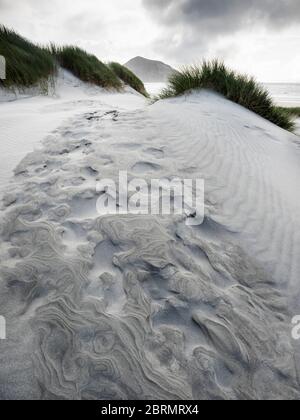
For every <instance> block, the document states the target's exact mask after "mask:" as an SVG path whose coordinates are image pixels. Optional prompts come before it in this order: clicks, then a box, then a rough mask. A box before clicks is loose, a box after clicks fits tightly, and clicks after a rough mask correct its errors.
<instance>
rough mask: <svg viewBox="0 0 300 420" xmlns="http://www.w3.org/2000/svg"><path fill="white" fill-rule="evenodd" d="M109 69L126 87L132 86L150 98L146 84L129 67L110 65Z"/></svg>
mask: <svg viewBox="0 0 300 420" xmlns="http://www.w3.org/2000/svg"><path fill="white" fill-rule="evenodd" d="M109 67H110V69H111V70H112V71H113V72H114V73H115V74H116V75H117V76H118V77H119V79H121V80H122V81H123V82H124V83H125V84H126V85H129V86H131V87H132V88H133V89H134V90H136V91H137V92H139V93H141V94H142V95H144V96H145V97H146V98H147V97H148V96H149V95H148V93H147V91H146V88H145V86H144V83H143V82H142V81H141V80H140V79H139V78H138V77H137V76H136V75H135V74H134V73H133V72H132V71H131V70H129V69H128V68H127V67H125V66H122V65H121V64H119V63H109Z"/></svg>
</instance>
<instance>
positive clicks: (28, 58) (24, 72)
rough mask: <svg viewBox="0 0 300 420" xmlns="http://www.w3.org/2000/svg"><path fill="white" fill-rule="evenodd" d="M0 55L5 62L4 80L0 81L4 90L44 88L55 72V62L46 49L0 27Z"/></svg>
mask: <svg viewBox="0 0 300 420" xmlns="http://www.w3.org/2000/svg"><path fill="white" fill-rule="evenodd" d="M0 55H2V56H3V57H4V58H5V60H6V79H5V80H0V86H1V85H2V86H3V87H4V88H19V89H23V88H28V87H32V86H37V85H39V86H43V87H45V86H46V85H47V82H48V80H49V77H52V76H53V75H54V74H55V71H56V65H55V60H54V59H53V57H52V55H51V53H50V52H49V51H48V50H47V49H46V48H43V47H39V46H37V45H34V44H33V43H32V42H30V41H28V40H27V39H25V38H23V37H21V36H20V35H19V34H18V33H16V32H15V31H13V30H10V29H7V28H5V27H4V26H0Z"/></svg>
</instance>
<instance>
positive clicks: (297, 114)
mask: <svg viewBox="0 0 300 420" xmlns="http://www.w3.org/2000/svg"><path fill="white" fill-rule="evenodd" d="M279 109H280V110H281V111H282V112H285V113H287V114H288V115H289V116H291V117H294V118H300V108H299V107H296V108H284V107H279Z"/></svg>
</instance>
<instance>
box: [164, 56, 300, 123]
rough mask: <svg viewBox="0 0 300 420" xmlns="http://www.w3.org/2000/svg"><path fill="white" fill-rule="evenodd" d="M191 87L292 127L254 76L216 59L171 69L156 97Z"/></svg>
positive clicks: (166, 95) (288, 118)
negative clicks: (208, 90) (176, 70)
mask: <svg viewBox="0 0 300 420" xmlns="http://www.w3.org/2000/svg"><path fill="white" fill-rule="evenodd" d="M193 89H211V90H214V91H216V92H218V93H220V94H221V95H223V96H225V98H227V99H229V100H230V101H233V102H236V103H237V104H239V105H242V106H244V107H245V108H247V109H249V110H251V111H253V112H255V113H256V114H258V115H260V116H261V117H263V118H265V119H267V120H269V121H271V122H272V123H274V124H276V125H278V126H279V127H282V128H284V129H286V130H290V131H292V130H293V128H294V123H293V119H292V118H291V116H290V115H288V114H287V113H286V112H284V111H283V110H282V109H280V108H279V107H277V106H275V104H274V103H273V100H272V98H271V96H270V94H269V92H268V91H267V90H266V89H265V88H264V87H262V86H261V85H260V84H259V83H257V82H256V81H255V79H254V78H252V77H249V76H246V75H240V74H238V73H236V72H234V71H232V70H230V69H228V68H227V67H226V66H225V64H224V63H222V62H219V61H218V60H214V61H211V62H207V61H204V62H203V64H202V65H201V66H191V67H186V68H184V69H183V70H182V71H181V72H178V73H174V74H173V75H171V77H170V79H169V86H168V87H167V88H166V89H164V90H163V91H162V93H161V94H160V96H159V98H160V99H166V98H170V97H174V96H179V95H182V94H184V93H186V92H188V91H191V90H193Z"/></svg>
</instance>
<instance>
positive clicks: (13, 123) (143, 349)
mask: <svg viewBox="0 0 300 420" xmlns="http://www.w3.org/2000/svg"><path fill="white" fill-rule="evenodd" d="M58 84H59V88H58V91H57V92H56V97H52V98H45V97H36V98H29V99H25V100H24V99H23V100H21V101H17V102H16V103H12V102H10V103H6V104H5V103H2V104H0V107H1V109H2V112H1V116H0V124H1V127H2V130H1V133H2V135H1V147H2V150H1V154H2V156H5V158H4V159H5V160H7V162H6V163H7V165H6V166H4V169H5V170H3V169H1V170H2V174H1V179H2V187H3V201H2V208H1V235H0V236H1V247H0V261H1V277H2V282H1V283H0V299H1V300H0V307H1V313H2V314H3V315H5V316H6V318H7V330H8V339H7V340H5V341H1V342H0V348H1V352H0V363H1V366H2V369H1V376H2V377H3V378H5V381H2V383H5V386H3V387H1V395H2V397H3V398H5V399H13V398H18V399H24V398H28V397H30V398H32V399H40V398H44V399H51V398H55V399H56V398H60V399H91V398H96V399H154V400H157V399H166V400H172V399H174V400H180V399H244V398H247V399H261V398H266V399H272V398H280V399H281V398H288V399H299V397H300V395H299V389H298V386H297V371H298V368H299V357H298V349H297V343H296V342H292V341H291V332H290V331H291V317H292V314H294V313H297V311H299V310H300V308H299V301H300V300H299V296H300V287H299V275H300V262H299V253H300V219H299V214H300V213H299V212H300V199H299V193H298V190H299V177H300V166H299V159H300V149H299V140H298V137H297V136H295V135H294V134H291V133H289V132H287V131H285V130H283V129H281V128H279V127H277V126H275V125H273V124H271V123H270V122H268V121H266V120H264V119H263V118H261V117H259V116H258V115H256V114H253V113H252V112H250V111H248V110H246V109H244V108H242V107H241V106H239V105H237V104H234V103H232V102H229V101H228V100H226V99H224V98H223V97H221V96H219V95H217V94H215V93H213V92H210V91H205V90H204V91H201V92H193V93H192V94H187V95H185V96H184V97H178V98H173V99H169V100H165V101H158V102H156V103H155V104H152V105H151V104H150V103H149V102H148V101H147V100H146V99H145V98H144V97H142V96H141V95H139V94H137V93H134V92H133V91H132V90H130V89H128V90H127V91H126V92H125V93H117V94H111V93H107V92H105V91H103V90H102V89H98V88H91V87H90V86H89V85H86V84H84V83H81V82H78V81H76V79H75V78H73V77H72V76H70V75H69V74H67V73H64V74H63V75H61V76H60V80H59V81H58ZM153 88H155V87H153ZM12 109H15V110H16V112H15V113H12V112H11V110H12ZM8 115H10V117H9V119H8V121H10V124H7V123H5V122H4V121H6V120H5V118H6V117H7V116H8ZM24 118H25V124H23V123H22V128H20V127H21V121H24ZM3 128H4V131H3ZM5 130H6V131H5ZM3 133H4V134H3ZM7 139H8V144H12V146H13V147H12V150H15V147H16V144H18V142H20V148H19V147H17V152H16V153H14V152H12V153H11V157H10V158H9V157H8V156H9V154H8V153H7V151H6V150H5V147H6V146H4V144H5V140H7ZM27 146H28V149H27ZM26 149H27V150H26ZM27 152H28V153H27ZM21 155H22V156H21ZM20 159H22V160H21V161H20V162H17V160H20ZM12 166H16V167H15V168H14V175H13V176H12V177H11V176H10V174H11V171H12V169H13V168H12ZM1 168H3V166H1ZM119 171H127V173H128V177H129V179H130V180H132V179H137V178H139V179H142V180H144V181H145V182H146V184H147V185H149V183H150V182H151V180H152V179H154V178H155V179H163V180H171V179H173V178H179V179H186V178H189V179H203V180H204V181H205V215H204V220H203V223H202V224H200V225H195V226H192V225H190V226H189V225H188V224H187V223H186V222H187V220H188V219H192V218H193V217H194V215H193V214H192V213H184V214H180V215H179V214H171V215H169V216H161V215H153V214H122V213H120V214H118V215H109V214H107V215H101V214H99V213H98V211H97V206H96V203H97V200H98V199H99V196H101V194H105V193H107V191H102V190H99V189H97V188H96V185H97V183H98V182H100V181H101V180H102V179H109V180H113V181H116V180H117V178H118V176H119ZM8 179H10V181H9V184H8V186H7V182H8ZM110 199H111V198H110ZM114 199H115V200H117V196H116V197H115V198H114ZM7 286H9V287H7ZM32 355H34V357H33V361H32ZM37 379H38V381H37ZM41 384H42V385H41Z"/></svg>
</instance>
